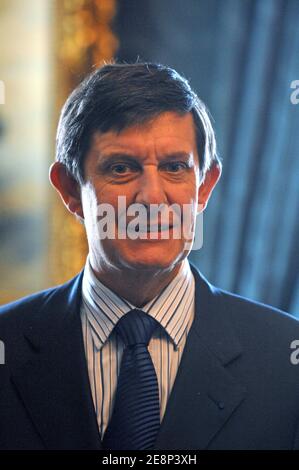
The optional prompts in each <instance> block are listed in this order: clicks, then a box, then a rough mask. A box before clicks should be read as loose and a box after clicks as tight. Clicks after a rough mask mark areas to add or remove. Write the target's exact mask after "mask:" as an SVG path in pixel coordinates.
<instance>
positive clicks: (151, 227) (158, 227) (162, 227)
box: [135, 224, 173, 233]
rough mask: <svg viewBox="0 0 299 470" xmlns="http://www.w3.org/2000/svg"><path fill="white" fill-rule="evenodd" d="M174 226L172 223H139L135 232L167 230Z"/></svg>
mask: <svg viewBox="0 0 299 470" xmlns="http://www.w3.org/2000/svg"><path fill="white" fill-rule="evenodd" d="M172 228H173V226H172V225H160V224H151V225H139V224H137V225H136V227H135V232H144V233H145V232H148V233H150V232H165V231H167V230H171V229H172Z"/></svg>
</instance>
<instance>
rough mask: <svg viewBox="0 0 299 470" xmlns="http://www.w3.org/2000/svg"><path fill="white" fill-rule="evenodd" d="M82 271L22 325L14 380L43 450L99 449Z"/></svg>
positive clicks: (13, 371)
mask: <svg viewBox="0 0 299 470" xmlns="http://www.w3.org/2000/svg"><path fill="white" fill-rule="evenodd" d="M81 281H82V273H81V274H80V275H79V276H77V277H76V278H75V279H74V280H72V281H70V282H69V283H68V284H66V285H65V286H62V287H61V288H58V289H57V290H56V292H54V293H53V294H52V295H51V297H50V298H48V299H46V300H45V303H44V305H43V307H42V309H39V311H38V312H37V313H38V315H36V316H35V321H32V322H30V324H27V325H24V333H25V338H26V346H24V351H23V353H22V356H23V357H22V362H21V364H20V363H19V364H18V365H17V366H15V367H14V368H13V370H12V380H13V382H14V384H15V386H16V388H17V389H18V392H19V394H20V396H21V399H22V400H23V402H24V405H25V407H26V408H27V411H28V414H29V415H30V417H31V420H32V422H33V424H34V425H35V427H36V429H37V431H38V433H39V435H40V437H41V439H42V440H43V442H44V445H45V447H46V448H47V449H100V448H101V443H100V437H99V432H98V426H97V422H96V415H95V412H94V407H93V402H92V397H91V393H90V387H89V379H88V372H87V367H86V360H85V353H84V344H83V338H82V329H81V321H80V316H79V308H80V302H81V299H80V292H81Z"/></svg>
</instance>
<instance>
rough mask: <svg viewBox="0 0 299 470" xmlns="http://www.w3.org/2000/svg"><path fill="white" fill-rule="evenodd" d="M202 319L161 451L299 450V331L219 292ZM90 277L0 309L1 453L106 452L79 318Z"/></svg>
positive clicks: (297, 325)
mask: <svg viewBox="0 0 299 470" xmlns="http://www.w3.org/2000/svg"><path fill="white" fill-rule="evenodd" d="M192 270H193V273H194V276H195V280H196V315H195V320H194V323H193V325H192V328H191V330H190V333H189V336H188V340H187V343H186V347H185V350H184V354H183V357H182V361H181V364H180V367H179V371H178V374H177V378H176V381H175V384H174V388H173V391H172V393H171V396H170V399H169V402H168V405H167V410H166V414H165V417H164V419H163V422H162V425H161V428H160V431H159V435H158V438H157V442H156V447H155V448H156V449H163V450H166V449H175V450H179V449H190V450H193V449H206V448H208V449H292V448H299V432H298V418H299V365H298V366H295V365H292V364H291V361H290V354H291V352H292V351H291V349H290V343H291V342H292V341H293V340H294V339H299V322H298V321H296V320H295V319H293V318H291V317H290V316H288V315H286V314H284V313H282V312H280V311H278V310H275V309H272V308H270V307H268V306H265V305H262V304H258V303H254V302H251V301H249V300H246V299H244V298H241V297H238V296H236V295H233V294H230V293H228V292H225V291H222V290H220V289H217V288H215V287H213V286H211V285H210V284H209V283H208V282H207V281H206V280H205V279H204V278H203V277H202V275H201V274H200V273H199V272H198V271H197V270H196V269H195V268H194V267H192ZM81 282H82V272H81V273H80V274H79V275H78V276H76V277H75V278H74V279H72V280H71V281H69V282H68V283H66V284H64V285H62V286H59V287H56V288H53V289H49V290H46V291H43V292H40V293H37V294H34V295H32V296H29V297H27V298H25V299H21V300H19V301H17V302H14V303H11V304H9V305H6V306H4V307H1V309H0V313H1V315H0V339H1V340H2V341H4V343H5V352H6V360H5V365H0V448H1V449H37V450H38V449H99V450H100V449H101V440H100V437H99V433H98V427H97V421H96V415H95V411H94V407H93V402H92V397H91V392H90V388H89V379H88V372H87V367H86V360H85V355H84V345H83V338H82V332H81V322H80V316H79V308H80V301H81V298H80V294H81Z"/></svg>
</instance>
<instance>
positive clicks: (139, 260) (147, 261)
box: [121, 244, 185, 270]
mask: <svg viewBox="0 0 299 470" xmlns="http://www.w3.org/2000/svg"><path fill="white" fill-rule="evenodd" d="M184 258H185V255H184V252H183V250H182V249H178V247H173V246H172V247H167V246H164V247H163V246H161V245H160V246H158V245H157V246H153V244H152V245H151V246H143V247H138V249H137V247H136V248H135V249H134V250H125V251H124V252H123V253H122V254H121V260H122V265H123V266H126V267H127V268H131V269H140V270H155V269H163V270H165V269H170V268H172V267H173V266H174V265H176V264H177V262H179V261H182V260H183V259H184Z"/></svg>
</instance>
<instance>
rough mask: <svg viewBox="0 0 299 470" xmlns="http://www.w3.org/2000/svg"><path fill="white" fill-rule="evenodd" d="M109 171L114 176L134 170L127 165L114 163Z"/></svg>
mask: <svg viewBox="0 0 299 470" xmlns="http://www.w3.org/2000/svg"><path fill="white" fill-rule="evenodd" d="M110 169H111V172H112V173H113V174H114V175H124V174H126V173H128V172H129V171H132V170H134V169H133V168H132V167H131V166H130V165H128V164H127V163H116V164H115V165H112V166H111V168H110Z"/></svg>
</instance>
